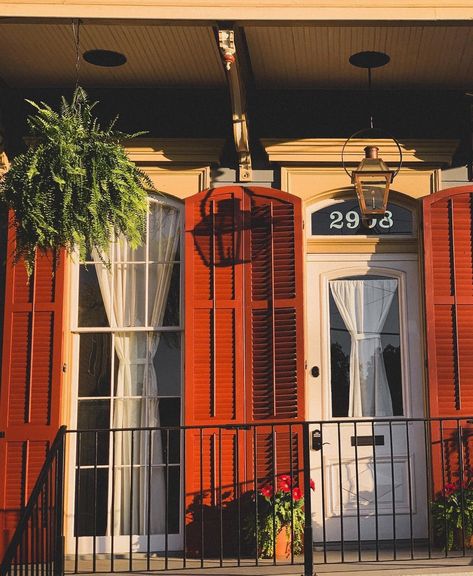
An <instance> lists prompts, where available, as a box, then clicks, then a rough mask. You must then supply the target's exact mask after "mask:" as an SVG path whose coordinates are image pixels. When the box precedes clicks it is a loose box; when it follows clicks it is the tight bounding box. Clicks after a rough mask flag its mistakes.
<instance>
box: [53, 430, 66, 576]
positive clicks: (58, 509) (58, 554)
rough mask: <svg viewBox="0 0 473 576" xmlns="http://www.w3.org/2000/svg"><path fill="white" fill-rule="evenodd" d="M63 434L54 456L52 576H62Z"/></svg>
mask: <svg viewBox="0 0 473 576" xmlns="http://www.w3.org/2000/svg"><path fill="white" fill-rule="evenodd" d="M65 437H66V436H65V434H63V435H62V437H61V440H60V444H59V446H58V451H57V454H56V482H55V484H56V486H55V492H56V493H55V503H54V509H55V516H56V534H55V538H54V539H55V541H56V549H55V552H54V554H55V558H54V568H53V574H54V576H63V575H64V533H63V532H64V530H63V527H64V452H65Z"/></svg>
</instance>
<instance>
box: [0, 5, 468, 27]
mask: <svg viewBox="0 0 473 576" xmlns="http://www.w3.org/2000/svg"><path fill="white" fill-rule="evenodd" d="M110 14H113V17H114V18H124V19H134V20H135V19H143V20H164V19H173V20H185V21H191V20H193V21H195V20H210V21H215V20H247V21H248V20H260V21H263V22H265V21H266V22H267V21H276V22H278V21H279V22H280V21H283V20H287V21H297V20H308V21H311V22H314V21H323V20H325V21H340V20H343V21H373V22H376V21H380V20H384V21H388V20H391V21H395V22H402V21H412V20H419V21H429V22H440V21H443V20H445V21H448V22H450V21H452V20H457V21H465V22H467V21H471V20H472V19H473V7H472V5H471V0H416V1H413V0H390V1H389V2H387V1H386V0H376V1H374V2H368V0H361V1H360V0H322V1H319V0H301V1H300V2H297V3H295V2H289V1H288V0H267V1H262V0H251V1H247V2H241V0H226V1H225V2H218V3H217V2H214V3H212V2H209V1H208V0H185V1H184V2H180V3H176V2H170V1H169V0H128V1H127V2H123V0H89V1H84V0H69V1H65V0H32V1H31V0H30V1H28V0H9V1H2V2H0V16H9V17H15V16H16V17H42V18H56V19H57V18H98V19H110Z"/></svg>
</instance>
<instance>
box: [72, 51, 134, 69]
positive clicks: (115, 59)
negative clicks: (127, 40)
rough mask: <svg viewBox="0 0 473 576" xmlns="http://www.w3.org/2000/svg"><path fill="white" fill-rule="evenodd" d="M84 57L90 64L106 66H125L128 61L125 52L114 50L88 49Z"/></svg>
mask: <svg viewBox="0 0 473 576" xmlns="http://www.w3.org/2000/svg"><path fill="white" fill-rule="evenodd" d="M82 57H83V58H84V60H85V61H86V62H88V63H89V64H93V65H94V66H102V67H104V68H115V67H117V66H123V64H125V62H126V56H125V54H122V53H121V52H115V51H114V50H98V49H97V50H87V52H84V53H83V54H82Z"/></svg>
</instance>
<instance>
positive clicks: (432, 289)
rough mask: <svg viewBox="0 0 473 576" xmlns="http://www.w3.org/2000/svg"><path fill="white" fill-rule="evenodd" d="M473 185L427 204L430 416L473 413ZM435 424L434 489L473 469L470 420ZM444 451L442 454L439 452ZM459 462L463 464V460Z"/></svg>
mask: <svg viewBox="0 0 473 576" xmlns="http://www.w3.org/2000/svg"><path fill="white" fill-rule="evenodd" d="M472 215H473V186H464V187H460V188H452V189H448V190H443V191H441V192H438V193H436V194H433V195H432V196H429V197H427V198H425V199H424V200H423V216H424V250H425V258H424V262H425V287H426V299H425V306H426V324H427V326H426V327H427V358H428V378H429V403H430V414H431V416H433V417H455V418H462V417H465V416H471V415H472V414H473V353H472V352H473V347H472V342H473V340H472V334H473V224H472ZM459 424H460V426H461V427H460V428H458V427H457V424H456V422H455V421H446V422H445V423H444V424H443V425H442V430H441V429H440V424H438V423H436V422H434V423H433V424H432V434H433V443H432V458H433V473H434V486H435V489H436V490H437V489H440V488H441V486H442V485H443V484H445V482H455V481H456V480H458V479H459V476H460V472H459V464H460V462H461V461H463V465H464V466H466V467H467V468H468V469H469V468H470V467H471V465H472V464H473V461H470V452H471V449H472V448H473V445H472V443H471V441H470V437H471V430H469V428H470V426H469V423H468V422H467V421H466V420H463V421H459ZM440 447H441V448H442V449H440ZM460 458H461V460H460Z"/></svg>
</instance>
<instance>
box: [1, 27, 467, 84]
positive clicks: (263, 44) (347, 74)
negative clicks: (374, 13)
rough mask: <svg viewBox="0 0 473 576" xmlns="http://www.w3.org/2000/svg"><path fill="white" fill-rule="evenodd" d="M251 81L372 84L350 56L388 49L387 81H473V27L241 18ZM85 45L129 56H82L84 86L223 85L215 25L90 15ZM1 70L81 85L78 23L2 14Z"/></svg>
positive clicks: (379, 78)
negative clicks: (102, 61)
mask: <svg viewBox="0 0 473 576" xmlns="http://www.w3.org/2000/svg"><path fill="white" fill-rule="evenodd" d="M242 29H243V32H244V36H245V37H246V41H247V45H248V52H249V58H250V62H251V68H252V73H253V76H254V82H255V85H256V87H257V88H261V89H263V88H264V89H329V90H338V89H365V88H366V72H365V71H363V70H360V69H356V68H353V67H352V66H351V65H350V64H349V63H348V58H349V56H350V55H351V54H353V53H355V52H359V51H362V50H379V51H383V52H387V53H388V54H389V55H390V56H391V62H390V63H389V64H388V65H387V66H386V67H384V68H383V69H379V70H374V71H373V85H374V87H376V88H383V89H412V88H420V89H448V90H470V89H473V26H471V25H465V26H461V25H451V26H450V25H425V24H423V25H421V24H419V25H402V26H400V25H398V26H391V25H387V24H386V25H379V24H377V25H373V24H359V25H356V26H353V25H351V26H349V25H324V26H322V25H304V26H301V25H295V24H290V23H286V24H284V23H282V24H281V25H279V26H274V25H272V26H268V25H264V24H258V25H255V24H253V25H242ZM80 45H81V52H84V51H86V50H91V49H96V48H99V49H108V50H116V51H119V52H123V53H124V54H125V55H126V57H127V63H126V64H125V65H124V66H121V67H118V68H99V67H96V66H93V65H91V64H88V63H87V62H85V61H84V60H82V61H81V66H80V82H81V84H83V85H84V86H141V87H146V86H166V87H195V88H219V87H222V88H223V87H225V84H226V82H225V73H224V69H223V66H222V63H221V60H220V56H219V52H218V48H217V45H216V40H215V31H214V28H213V27H212V23H198V24H189V25H187V24H180V23H173V24H162V23H150V22H138V21H137V22H131V23H130V22H123V21H122V22H107V23H103V22H85V23H83V24H82V26H81V29H80ZM0 55H1V58H0V78H1V79H2V81H3V82H4V83H5V84H6V85H7V86H10V87H22V86H42V87H45V86H49V87H51V86H71V85H74V83H75V47H74V36H73V31H72V25H71V23H70V22H66V21H58V22H54V21H48V22H35V23H33V22H28V23H27V22H25V21H20V20H16V21H15V20H8V19H6V20H2V21H1V22H0Z"/></svg>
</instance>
